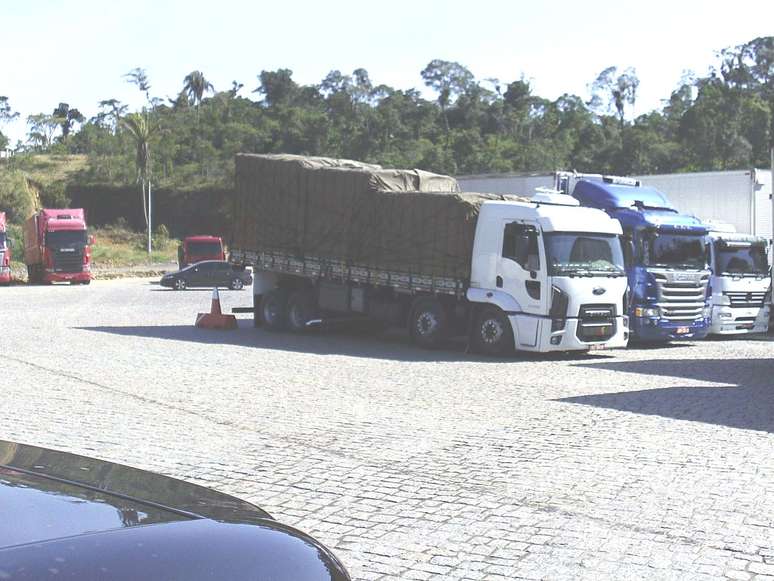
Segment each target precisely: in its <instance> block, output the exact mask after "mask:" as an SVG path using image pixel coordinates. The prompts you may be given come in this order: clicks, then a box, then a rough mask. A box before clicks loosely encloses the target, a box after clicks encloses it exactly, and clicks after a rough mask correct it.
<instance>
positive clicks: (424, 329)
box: [417, 312, 438, 336]
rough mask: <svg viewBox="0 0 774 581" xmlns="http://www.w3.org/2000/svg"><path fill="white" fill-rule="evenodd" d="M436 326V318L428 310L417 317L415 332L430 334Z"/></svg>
mask: <svg viewBox="0 0 774 581" xmlns="http://www.w3.org/2000/svg"><path fill="white" fill-rule="evenodd" d="M437 328H438V318H437V317H436V316H435V315H434V314H433V313H430V312H425V313H422V314H420V315H419V317H417V333H419V334H420V335H423V336H427V335H432V334H433V333H434V332H435V330H436V329H437Z"/></svg>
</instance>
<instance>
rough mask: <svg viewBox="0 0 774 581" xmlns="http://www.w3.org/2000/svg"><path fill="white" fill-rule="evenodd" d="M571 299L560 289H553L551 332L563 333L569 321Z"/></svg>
mask: <svg viewBox="0 0 774 581" xmlns="http://www.w3.org/2000/svg"><path fill="white" fill-rule="evenodd" d="M569 304H570V299H569V297H568V296H567V293H565V292H564V291H562V289H560V288H559V287H556V286H552V287H551V310H550V311H549V313H548V316H549V317H551V332H554V331H561V330H562V329H564V325H565V322H566V319H567V307H568V306H569Z"/></svg>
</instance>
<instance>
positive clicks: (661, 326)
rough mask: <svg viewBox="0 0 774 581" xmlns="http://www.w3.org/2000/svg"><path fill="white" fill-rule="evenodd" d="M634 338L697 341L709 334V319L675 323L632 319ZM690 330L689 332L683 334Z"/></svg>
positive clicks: (663, 320)
mask: <svg viewBox="0 0 774 581" xmlns="http://www.w3.org/2000/svg"><path fill="white" fill-rule="evenodd" d="M630 320H631V328H632V337H633V338H635V339H638V340H640V341H653V342H656V341H695V340H697V339H704V337H706V336H707V333H709V328H710V325H709V319H698V320H696V321H685V322H673V321H667V320H665V319H660V318H652V317H632V318H631V319H630ZM685 329H688V332H687V333H685V332H683V331H684V330H685Z"/></svg>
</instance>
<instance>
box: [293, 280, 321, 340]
mask: <svg viewBox="0 0 774 581" xmlns="http://www.w3.org/2000/svg"><path fill="white" fill-rule="evenodd" d="M316 316H317V302H316V301H315V297H314V294H313V293H312V292H310V291H308V290H304V291H296V292H294V293H293V294H292V295H290V298H289V299H288V328H289V329H290V330H291V331H293V332H294V333H300V332H302V331H306V330H307V326H306V324H307V323H308V322H309V321H311V320H312V319H314V318H316Z"/></svg>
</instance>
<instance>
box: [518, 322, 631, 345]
mask: <svg viewBox="0 0 774 581" xmlns="http://www.w3.org/2000/svg"><path fill="white" fill-rule="evenodd" d="M518 317H519V315H510V316H509V317H508V319H509V320H510V322H511V328H512V329H513V333H514V338H515V340H516V341H515V342H516V349H517V350H518V351H534V352H538V353H551V352H558V351H590V350H596V349H623V348H625V347H626V345H627V344H628V342H629V322H628V319H629V318H628V317H624V316H620V315H619V316H617V317H615V334H614V335H613V336H612V337H610V338H609V339H606V340H603V341H588V342H586V341H581V340H580V339H578V324H579V321H578V319H567V320H566V321H565V324H564V329H561V330H559V331H552V330H551V319H549V318H541V319H539V320H538V321H537V335H536V341H535V345H525V344H524V343H523V342H521V341H520V340H519V338H518V323H517V319H518Z"/></svg>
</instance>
